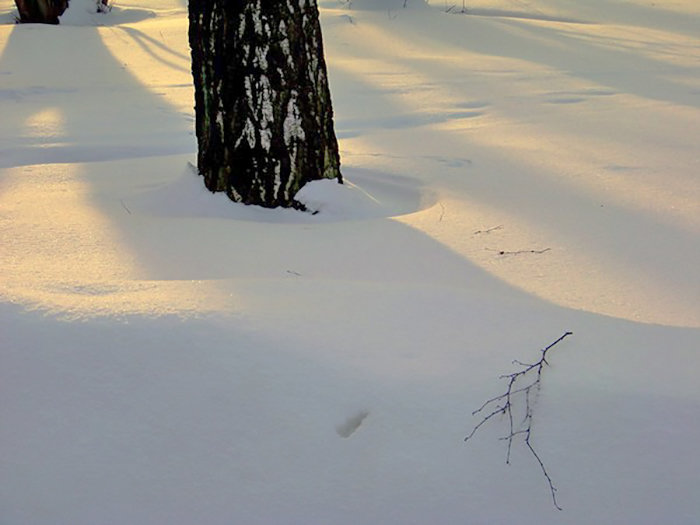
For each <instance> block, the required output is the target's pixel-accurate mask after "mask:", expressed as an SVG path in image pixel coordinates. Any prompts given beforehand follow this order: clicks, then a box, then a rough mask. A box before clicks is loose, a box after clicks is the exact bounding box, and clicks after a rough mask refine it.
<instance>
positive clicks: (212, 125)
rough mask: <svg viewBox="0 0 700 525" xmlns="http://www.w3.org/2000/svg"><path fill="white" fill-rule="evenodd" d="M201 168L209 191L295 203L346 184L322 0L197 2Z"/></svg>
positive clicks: (192, 5)
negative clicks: (309, 192)
mask: <svg viewBox="0 0 700 525" xmlns="http://www.w3.org/2000/svg"><path fill="white" fill-rule="evenodd" d="M189 15H190V30H189V38H190V47H191V50H192V74H193V77H194V84H195V112H196V132H197V142H198V146H199V154H198V170H199V173H200V174H201V175H202V176H203V177H204V182H205V184H206V186H207V188H209V190H211V191H215V192H217V191H223V192H226V194H227V195H228V196H229V197H230V198H231V199H232V200H234V201H237V202H243V203H246V204H258V205H262V206H265V207H276V206H286V207H289V206H294V205H295V201H294V195H295V194H296V193H297V191H298V190H299V189H300V188H301V187H302V186H303V185H304V184H306V183H307V182H310V181H312V180H318V179H322V178H329V179H337V180H338V181H342V177H341V174H340V159H339V155H338V143H337V140H336V136H335V131H334V129H333V110H332V106H331V98H330V92H329V88H328V80H327V74H326V64H325V61H324V57H323V43H322V38H321V27H320V23H319V14H318V7H317V4H316V0H190V1H189Z"/></svg>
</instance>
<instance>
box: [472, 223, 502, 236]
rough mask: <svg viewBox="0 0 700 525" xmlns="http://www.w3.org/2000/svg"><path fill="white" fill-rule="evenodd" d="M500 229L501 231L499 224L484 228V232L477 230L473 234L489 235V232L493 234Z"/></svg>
mask: <svg viewBox="0 0 700 525" xmlns="http://www.w3.org/2000/svg"><path fill="white" fill-rule="evenodd" d="M502 229H503V225H502V224H499V225H498V226H492V227H491V228H486V229H485V230H477V231H475V232H474V235H480V234H482V233H491V232H495V231H496V230H502Z"/></svg>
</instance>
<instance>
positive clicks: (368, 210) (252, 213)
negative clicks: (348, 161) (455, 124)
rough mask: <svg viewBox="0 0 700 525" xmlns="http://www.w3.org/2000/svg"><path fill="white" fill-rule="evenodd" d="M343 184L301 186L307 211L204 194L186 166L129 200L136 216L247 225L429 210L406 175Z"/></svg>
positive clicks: (429, 200)
mask: <svg viewBox="0 0 700 525" xmlns="http://www.w3.org/2000/svg"><path fill="white" fill-rule="evenodd" d="M344 173H345V183H344V184H338V183H337V182H336V181H334V180H320V181H315V182H311V183H309V184H307V185H306V186H304V187H303V188H302V189H301V190H300V191H299V193H297V195H296V198H297V200H298V201H299V202H301V203H303V204H304V205H305V206H306V207H307V208H308V211H309V212H310V213H302V212H299V211H296V210H289V209H280V208H278V209H273V210H269V209H265V208H260V207H257V206H244V205H239V204H234V203H232V202H231V201H230V200H229V199H228V197H226V196H225V195H224V194H222V193H216V194H214V193H211V192H210V191H208V190H207V189H206V188H205V186H204V183H203V181H202V180H201V178H199V177H198V176H197V175H196V173H195V169H194V168H193V167H192V166H191V165H190V166H189V167H188V168H187V169H184V170H183V171H182V172H181V173H180V174H179V175H176V176H175V177H173V178H171V179H170V180H167V181H163V182H161V183H159V184H155V185H152V186H151V187H150V188H148V189H146V190H144V191H143V192H141V194H140V195H139V196H138V197H136V198H134V199H132V200H130V201H129V203H128V206H129V208H130V209H131V210H132V211H134V212H135V213H143V214H145V215H151V216H161V217H208V218H214V217H216V218H227V219H234V220H243V221H251V222H274V223H306V222H313V223H317V222H341V221H356V220H365V219H376V218H383V217H396V216H400V215H407V214H410V213H414V212H416V211H420V210H422V209H425V208H429V207H431V206H432V205H434V204H435V202H436V200H437V199H436V197H435V195H434V193H433V192H432V191H430V190H428V189H426V188H425V187H424V186H423V185H422V184H420V183H419V182H418V181H416V180H414V179H412V178H410V177H399V176H395V175H394V176H392V175H388V174H385V173H377V172H375V171H370V170H361V169H347V170H344Z"/></svg>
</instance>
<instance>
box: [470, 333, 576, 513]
mask: <svg viewBox="0 0 700 525" xmlns="http://www.w3.org/2000/svg"><path fill="white" fill-rule="evenodd" d="M570 335H573V332H565V333H564V335H562V336H561V337H559V339H557V340H556V341H554V342H553V343H551V344H550V345H549V346H547V347H546V348H544V349H543V350H541V357H540V360H539V361H537V362H535V363H524V362H522V361H517V360H515V361H513V364H514V365H518V366H521V367H522V369H521V370H520V371H518V372H513V373H512V374H505V375H502V376H500V378H501V379H507V380H508V388H507V389H506V392H505V393H503V394H501V395H498V396H496V397H492V398H491V399H489V400H487V401H486V402H485V403H484V404H483V405H481V406H480V407H479V408H478V409H476V410H475V411H474V412H472V415H473V416H475V415H477V414H483V413H484V412H488V414H487V415H485V416H483V417H482V419H481V421H479V423H477V424H476V426H475V427H474V428H473V429H472V431H471V432H470V433H469V435H468V436H467V437H465V438H464V441H469V440H470V439H471V438H472V437H474V435H475V434H476V433H477V432H478V430H479V429H480V428H481V427H483V426H484V425H485V424H486V423H488V422H489V421H491V419H493V418H494V417H496V416H498V415H505V416H506V418H507V420H508V435H507V436H505V437H503V438H501V439H502V440H503V441H507V442H508V449H507V452H506V464H508V465H510V455H511V451H512V448H513V440H514V439H515V438H516V437H517V436H524V442H525V445H526V446H527V448H528V449H529V450H530V452H531V453H532V455H533V456H534V457H535V459H536V460H537V463H538V464H539V466H540V469H541V470H542V474H543V475H544V477H545V479H546V480H547V483H548V485H549V491H550V493H551V494H552V502H553V503H554V506H555V507H556V508H557V509H558V510H562V509H561V507H560V506H559V504H558V503H557V495H556V493H557V489H556V487H555V486H554V482H553V481H552V478H551V476H550V475H549V472H548V471H547V468H546V467H545V465H544V462H543V461H542V459H541V458H540V455H539V454H538V453H537V452H536V451H535V449H534V447H533V446H532V441H531V438H532V414H533V412H532V411H533V401H532V399H531V393H532V392H533V391H534V392H539V390H540V388H541V385H542V370H543V369H544V367H545V365H547V366H549V363H548V362H547V352H549V351H550V350H551V349H552V348H553V347H554V346H556V345H557V344H559V343H560V342H561V341H563V340H564V339H566V338H567V337H569V336H570ZM523 383H524V386H520V385H521V384H523ZM518 394H522V396H518ZM523 397H524V398H525V399H524V401H525V416H524V418H523V420H522V422H520V423H519V424H518V423H516V420H515V416H514V414H513V402H514V401H515V400H516V399H522V398H523Z"/></svg>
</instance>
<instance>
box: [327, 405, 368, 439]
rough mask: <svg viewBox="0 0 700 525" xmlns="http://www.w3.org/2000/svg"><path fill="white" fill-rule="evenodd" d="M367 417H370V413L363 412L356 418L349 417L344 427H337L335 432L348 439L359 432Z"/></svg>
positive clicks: (355, 416) (356, 415)
mask: <svg viewBox="0 0 700 525" xmlns="http://www.w3.org/2000/svg"><path fill="white" fill-rule="evenodd" d="M367 416H369V412H367V411H366V410H362V411H361V412H358V413H357V414H355V415H354V416H351V417H349V418H348V419H347V420H345V423H343V424H342V425H338V426H337V427H335V431H336V432H337V433H338V435H339V436H340V437H342V438H345V439H347V438H349V437H350V436H352V435H353V434H354V433H355V432H357V429H358V428H360V426H361V425H362V422H363V421H364V420H365V418H367Z"/></svg>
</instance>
